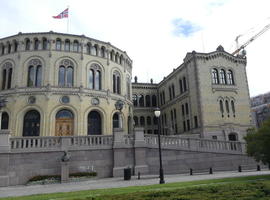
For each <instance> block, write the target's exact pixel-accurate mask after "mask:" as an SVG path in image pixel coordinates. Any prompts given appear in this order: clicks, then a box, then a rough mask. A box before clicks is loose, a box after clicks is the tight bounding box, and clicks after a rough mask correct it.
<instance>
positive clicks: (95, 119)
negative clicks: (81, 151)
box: [87, 111, 102, 135]
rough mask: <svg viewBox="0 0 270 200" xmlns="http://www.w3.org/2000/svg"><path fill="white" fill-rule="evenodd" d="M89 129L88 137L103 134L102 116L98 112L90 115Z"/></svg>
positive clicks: (92, 112)
mask: <svg viewBox="0 0 270 200" xmlns="http://www.w3.org/2000/svg"><path fill="white" fill-rule="evenodd" d="M87 127H88V130H87V135H101V134H102V120H101V116H100V114H99V113H98V112H97V111H91V112H90V113H89V114H88V120H87Z"/></svg>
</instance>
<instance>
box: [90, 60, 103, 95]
mask: <svg viewBox="0 0 270 200" xmlns="http://www.w3.org/2000/svg"><path fill="white" fill-rule="evenodd" d="M88 80H89V82H88V87H89V88H90V89H95V90H101V68H100V66H99V65H97V64H92V65H91V67H90V69H89V79H88Z"/></svg>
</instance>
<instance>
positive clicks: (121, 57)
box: [120, 55, 124, 65]
mask: <svg viewBox="0 0 270 200" xmlns="http://www.w3.org/2000/svg"><path fill="white" fill-rule="evenodd" d="M123 60H124V59H123V55H121V56H120V65H123V63H124V62H123Z"/></svg>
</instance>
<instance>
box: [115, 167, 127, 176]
mask: <svg viewBox="0 0 270 200" xmlns="http://www.w3.org/2000/svg"><path fill="white" fill-rule="evenodd" d="M125 168H126V167H114V168H113V177H124V169H125Z"/></svg>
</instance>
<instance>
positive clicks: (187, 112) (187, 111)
mask: <svg viewBox="0 0 270 200" xmlns="http://www.w3.org/2000/svg"><path fill="white" fill-rule="evenodd" d="M188 114H189V109H188V103H186V115H188Z"/></svg>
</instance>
